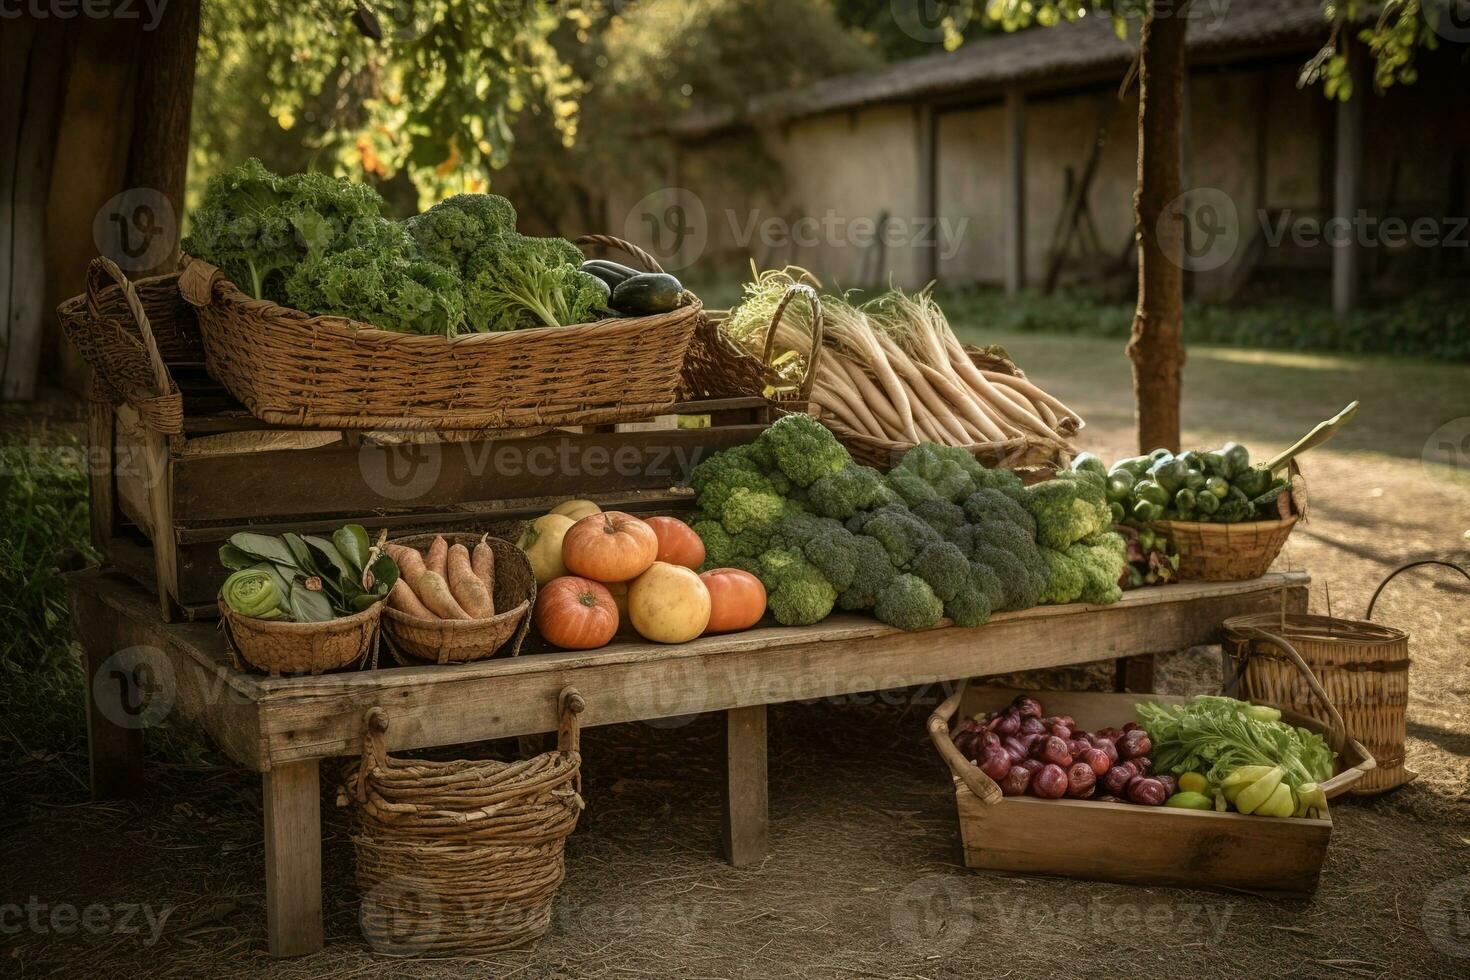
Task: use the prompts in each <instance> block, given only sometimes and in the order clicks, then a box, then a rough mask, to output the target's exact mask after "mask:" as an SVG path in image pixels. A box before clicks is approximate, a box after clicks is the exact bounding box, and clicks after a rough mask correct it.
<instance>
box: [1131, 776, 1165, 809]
mask: <svg viewBox="0 0 1470 980" xmlns="http://www.w3.org/2000/svg"><path fill="white" fill-rule="evenodd" d="M1168 798H1169V794H1168V793H1166V792H1164V784H1163V783H1161V782H1159V781H1158V780H1157V779H1150V778H1149V777H1147V776H1139V777H1138V778H1137V779H1135V780H1133V781H1132V782H1130V783H1129V784H1128V799H1129V800H1130V801H1131V802H1133V803H1137V804H1140V805H1141V806H1163V805H1164V801H1165V800H1167V799H1168Z"/></svg>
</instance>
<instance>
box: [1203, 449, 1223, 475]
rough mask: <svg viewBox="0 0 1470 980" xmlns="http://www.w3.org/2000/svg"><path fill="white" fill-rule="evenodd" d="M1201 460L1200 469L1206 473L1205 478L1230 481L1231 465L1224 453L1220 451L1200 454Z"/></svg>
mask: <svg viewBox="0 0 1470 980" xmlns="http://www.w3.org/2000/svg"><path fill="white" fill-rule="evenodd" d="M1200 460H1201V466H1200V469H1202V470H1204V471H1205V476H1218V477H1220V478H1222V479H1229V477H1230V464H1229V463H1227V462H1226V461H1225V456H1224V454H1223V453H1220V452H1218V451H1216V452H1209V453H1200Z"/></svg>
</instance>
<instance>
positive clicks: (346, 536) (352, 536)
mask: <svg viewBox="0 0 1470 980" xmlns="http://www.w3.org/2000/svg"><path fill="white" fill-rule="evenodd" d="M332 543H333V544H334V545H336V546H337V551H338V552H340V553H341V555H342V557H343V558H345V559H347V561H348V562H349V563H351V565H352V570H353V571H354V572H361V571H362V566H363V565H364V564H365V563H366V562H367V558H368V552H369V551H371V550H372V547H373V543H372V540H371V539H370V538H368V533H367V529H366V528H364V527H363V526H362V525H361V524H348V525H346V526H345V527H340V528H338V529H337V530H336V531H335V532H334V533H333V534H332Z"/></svg>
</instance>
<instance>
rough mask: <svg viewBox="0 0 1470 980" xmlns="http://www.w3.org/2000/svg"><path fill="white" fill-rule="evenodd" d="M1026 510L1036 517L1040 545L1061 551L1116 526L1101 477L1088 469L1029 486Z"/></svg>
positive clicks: (1064, 473) (1069, 472)
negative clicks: (1089, 536) (1073, 543)
mask: <svg viewBox="0 0 1470 980" xmlns="http://www.w3.org/2000/svg"><path fill="white" fill-rule="evenodd" d="M1026 509H1027V510H1029V511H1030V512H1031V515H1032V516H1033V517H1035V518H1036V540H1037V542H1039V543H1040V544H1042V545H1044V546H1045V547H1047V548H1056V549H1057V550H1059V551H1060V550H1063V549H1065V548H1066V547H1067V545H1069V544H1071V543H1072V542H1074V541H1081V540H1082V539H1083V538H1085V537H1087V536H1088V535H1089V534H1095V533H1096V532H1098V531H1102V530H1105V529H1106V528H1108V527H1111V526H1112V523H1113V519H1112V514H1111V512H1110V511H1109V509H1108V501H1107V496H1106V495H1105V494H1104V492H1103V482H1102V478H1100V477H1098V476H1097V475H1096V474H1095V473H1092V472H1090V471H1087V470H1080V471H1079V470H1065V471H1063V472H1061V473H1058V474H1057V475H1056V476H1055V477H1054V478H1052V479H1050V480H1047V481H1046V482H1044V483H1037V484H1035V485H1033V486H1029V487H1027V488H1026Z"/></svg>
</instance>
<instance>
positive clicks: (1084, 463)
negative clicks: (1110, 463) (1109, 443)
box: [1072, 453, 1108, 477]
mask: <svg viewBox="0 0 1470 980" xmlns="http://www.w3.org/2000/svg"><path fill="white" fill-rule="evenodd" d="M1072 469H1073V470H1074V471H1076V472H1078V473H1084V472H1091V473H1096V474H1097V475H1098V476H1101V477H1106V476H1107V475H1108V468H1107V466H1106V465H1105V464H1104V463H1103V461H1102V460H1101V459H1099V458H1098V457H1097V454H1096V453H1082V454H1080V455H1079V456H1078V457H1077V458H1076V459H1074V460H1072Z"/></svg>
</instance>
